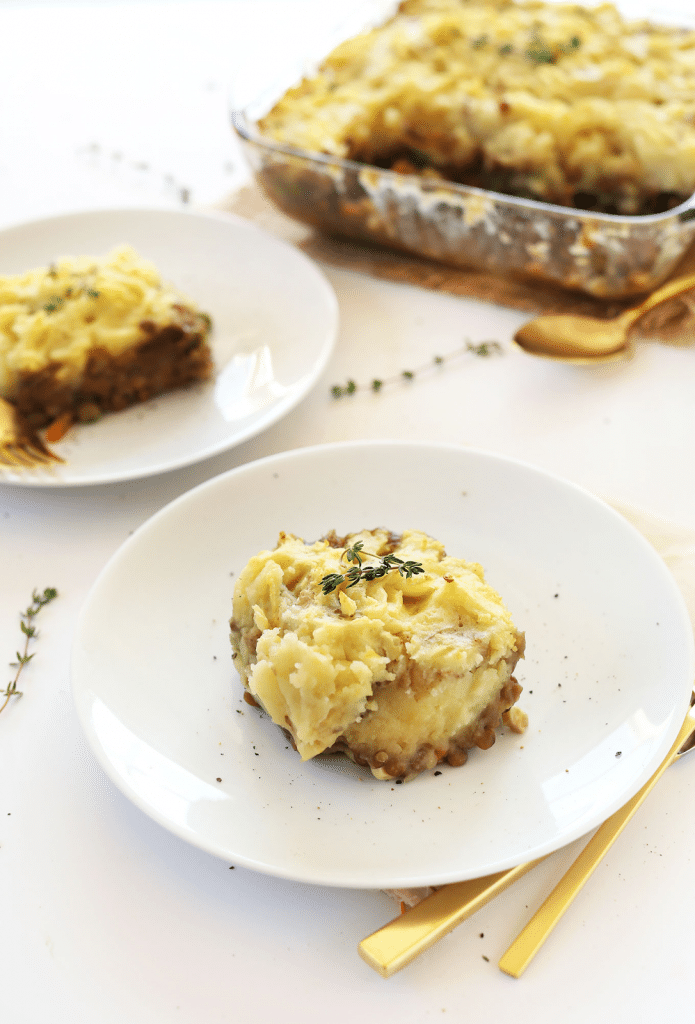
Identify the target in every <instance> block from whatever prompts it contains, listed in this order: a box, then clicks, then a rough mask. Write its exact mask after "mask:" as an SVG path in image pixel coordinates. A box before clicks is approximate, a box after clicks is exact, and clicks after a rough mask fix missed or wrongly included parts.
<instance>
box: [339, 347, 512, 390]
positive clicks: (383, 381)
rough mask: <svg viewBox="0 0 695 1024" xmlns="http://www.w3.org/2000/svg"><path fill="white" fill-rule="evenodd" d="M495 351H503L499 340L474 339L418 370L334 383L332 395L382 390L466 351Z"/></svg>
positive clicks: (478, 354) (406, 380)
mask: <svg viewBox="0 0 695 1024" xmlns="http://www.w3.org/2000/svg"><path fill="white" fill-rule="evenodd" d="M493 352H499V353H501V352H502V346H501V345H500V343H499V341H480V342H478V343H477V344H474V343H473V342H472V341H466V343H465V345H462V346H461V348H457V349H455V350H454V351H453V352H450V353H449V355H448V356H434V357H433V358H432V360H431V361H430V362H429V363H425V364H424V365H423V366H420V367H418V368H417V369H416V370H401V372H400V373H399V374H396V375H394V376H393V377H384V378H381V377H375V378H374V380H372V382H371V383H370V384H358V383H357V382H356V381H354V380H352V379H349V380H347V381H346V382H345V383H344V384H334V385H333V387H332V388H331V395H332V396H333V398H343V397H344V396H345V395H354V394H356V393H357V392H358V391H375V392H376V391H382V390H383V389H384V388H385V387H389V386H390V385H393V384H403V383H405V382H408V381H412V380H415V378H416V377H420V376H422V374H423V373H426V372H427V371H428V370H432V369H434V368H437V367H442V366H444V364H445V363H449V362H451V361H452V360H453V359H456V358H458V357H459V356H461V355H464V354H465V353H468V354H470V355H474V356H481V357H483V358H484V357H485V356H490V355H492V353H493Z"/></svg>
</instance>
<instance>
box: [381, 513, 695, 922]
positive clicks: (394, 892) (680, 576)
mask: <svg viewBox="0 0 695 1024" xmlns="http://www.w3.org/2000/svg"><path fill="white" fill-rule="evenodd" d="M607 504H609V505H611V506H612V507H613V508H614V509H615V510H616V512H619V513H620V514H621V515H622V516H624V518H625V519H627V521H628V522H630V523H632V525H633V526H634V527H636V529H638V530H639V531H640V533H641V534H642V535H643V536H644V537H646V539H647V540H648V541H649V543H650V544H651V545H652V547H654V548H655V549H656V551H657V552H658V553H659V554H660V555H661V557H662V558H663V560H664V562H665V563H666V565H667V566H668V568H669V569H670V571H671V573H672V575H673V576H674V578H675V580H676V583H677V584H678V587H679V589H680V591H681V594H682V595H683V598H684V600H685V604H686V607H687V609H688V614H689V615H690V622H691V623H692V626H693V630H694V631H695V530H691V529H690V528H688V527H685V526H680V525H678V524H677V523H673V522H671V521H670V520H668V519H662V518H661V517H659V516H654V515H652V514H651V513H650V512H645V511H644V510H643V509H638V508H635V507H634V506H631V505H625V504H622V503H620V502H616V501H607ZM384 892H386V893H387V895H389V896H392V897H393V899H395V900H396V901H397V902H398V903H399V904H405V905H406V906H407V907H414V906H415V904H416V903H419V902H420V901H421V900H423V899H424V898H425V897H426V896H429V895H430V893H432V892H434V889H433V888H419V889H385V890H384Z"/></svg>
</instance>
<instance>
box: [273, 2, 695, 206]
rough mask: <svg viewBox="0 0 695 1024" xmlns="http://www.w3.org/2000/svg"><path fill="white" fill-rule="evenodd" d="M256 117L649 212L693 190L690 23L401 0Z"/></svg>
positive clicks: (295, 142)
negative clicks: (386, 15)
mask: <svg viewBox="0 0 695 1024" xmlns="http://www.w3.org/2000/svg"><path fill="white" fill-rule="evenodd" d="M259 128H260V130H261V131H262V132H263V133H264V134H266V135H268V136H269V137H271V138H273V139H275V140H277V141H279V142H282V143H286V144H289V145H292V146H295V147H297V148H300V149H303V150H309V151H311V152H319V153H325V154H328V155H330V156H335V157H340V158H348V159H353V160H358V161H363V162H365V163H376V164H380V165H381V166H393V168H394V169H397V170H405V171H406V172H407V171H408V170H409V171H410V172H411V173H412V171H415V170H417V169H418V168H419V169H420V171H421V172H422V169H423V168H426V169H427V173H433V172H435V171H436V172H441V173H442V174H443V176H444V177H447V178H452V179H453V180H458V181H463V182H465V183H467V184H473V185H476V184H477V185H482V186H483V187H487V188H491V189H495V190H496V191H501V192H511V193H512V194H517V195H524V196H530V197H532V198H535V199H540V200H545V201H549V202H553V203H559V204H562V205H567V206H579V207H582V208H587V209H603V210H605V211H606V212H613V213H621V214H635V213H647V212H655V210H656V209H658V207H659V206H660V205H661V206H662V207H663V208H668V206H669V205H673V204H675V202H677V201H682V200H683V199H685V198H686V197H687V196H689V195H691V194H692V193H693V192H694V191H695V32H693V31H686V30H679V29H676V28H670V27H659V26H655V25H651V24H648V23H647V22H644V21H639V22H638V21H626V20H625V19H624V18H622V17H621V15H620V14H619V13H618V11H617V10H616V8H615V7H614V6H613V5H612V4H599V5H598V6H596V7H583V6H580V5H578V4H556V3H542V2H538V0H519V2H514V0H404V2H403V3H401V5H400V7H399V8H398V11H397V13H396V14H395V16H394V17H393V18H391V19H390V20H389V21H388V22H386V23H385V24H384V25H382V26H379V27H378V28H375V29H372V30H371V31H368V32H365V33H363V34H361V35H359V36H357V37H355V38H354V39H350V40H348V41H346V42H344V43H342V44H341V45H340V46H338V47H337V48H336V49H335V50H334V51H333V52H332V53H331V54H330V55H329V56H328V58H327V59H326V60H325V61H324V63H323V64H322V66H321V67H320V69H319V71H318V73H317V74H315V75H313V76H311V77H308V78H306V79H304V80H303V81H302V82H301V83H300V84H298V85H297V86H295V87H294V88H292V89H290V90H289V91H288V92H287V93H286V94H285V95H284V96H283V97H282V98H281V99H280V101H279V102H278V103H277V104H276V105H275V107H274V108H273V109H272V110H271V111H270V112H269V113H268V114H267V116H266V117H265V118H263V119H262V120H261V121H260V122H259Z"/></svg>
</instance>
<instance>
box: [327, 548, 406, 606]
mask: <svg viewBox="0 0 695 1024" xmlns="http://www.w3.org/2000/svg"><path fill="white" fill-rule="evenodd" d="M363 549H364V544H363V542H362V541H361V540H360V541H358V542H357V543H356V544H353V546H352V547H351V548H347V549H346V550H345V552H344V553H343V555H342V556H341V557H345V558H346V559H347V560H348V562H354V563H355V564H354V565H352V566H351V567H350V568H349V569H348V570H347V572H343V573H341V572H331V573H329V574H328V575H327V576H324V577H323V579H322V580H321V590H322V591H323V593H324V594H332V593H333V591H334V590H337V588H338V587H339V586H340V585H341V584H342V583H346V584H347V586H346V588H345V589H346V590H347V589H349V588H350V587H354V586H355V585H356V584H357V583H359V582H360V580H368V581H369V580H377V579H381V577H382V576H386V575H387V573H389V572H394V571H396V572H399V573H400V575H401V576H403V577H404V578H405V579H411V578H412V577H413V576H419V575H420V574H421V573H424V571H425V570H424V569H423V567H422V565H421V564H420V563H419V562H413V561H412V560H408V561H407V562H404V561H403V559H402V558H397V557H396V555H394V554H389V555H384V556H383V557H382V556H380V555H373V554H371V552H369V551H364V550H363ZM364 558H376V559H378V562H379V564H378V565H363V564H362V562H363V559H364Z"/></svg>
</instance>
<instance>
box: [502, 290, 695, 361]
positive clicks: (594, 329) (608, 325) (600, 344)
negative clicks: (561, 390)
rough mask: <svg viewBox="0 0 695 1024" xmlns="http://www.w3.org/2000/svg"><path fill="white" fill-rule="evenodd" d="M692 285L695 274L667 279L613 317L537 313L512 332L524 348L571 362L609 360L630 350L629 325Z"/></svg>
mask: <svg viewBox="0 0 695 1024" xmlns="http://www.w3.org/2000/svg"><path fill="white" fill-rule="evenodd" d="M690 288H695V274H689V275H688V276H687V277H679V278H676V280H675V281H668V282H667V283H666V284H662V286H661V287H660V288H657V289H656V291H654V292H652V293H651V295H648V296H647V298H646V299H645V300H644V301H643V302H640V304H639V305H638V306H633V307H632V308H631V309H626V310H625V312H624V313H621V314H620V316H618V317H616V318H615V319H614V320H599V319H598V318H596V317H593V316H565V315H563V314H559V315H556V316H539V317H536V319H535V320H531V321H530V322H529V323H527V324H524V326H523V327H520V328H519V330H518V331H517V332H516V334H515V335H514V340H515V341H516V343H517V344H518V345H519V346H520V347H521V348H523V349H524V351H525V352H531V353H533V355H536V356H545V357H546V358H548V359H561V360H562V361H563V362H571V363H597V362H609V361H611V360H615V359H624V358H626V356H629V355H630V354H631V345H630V342H629V339H628V335H629V332H630V328H631V327H632V326H633V324H634V323H636V321H637V320H639V318H640V317H641V316H644V314H645V313H647V312H648V311H649V310H650V309H654V307H655V306H658V305H660V304H661V303H662V302H666V300H667V299H673V298H675V297H676V296H677V295H681V294H682V293H683V292H687V291H688V290H689V289H690Z"/></svg>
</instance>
